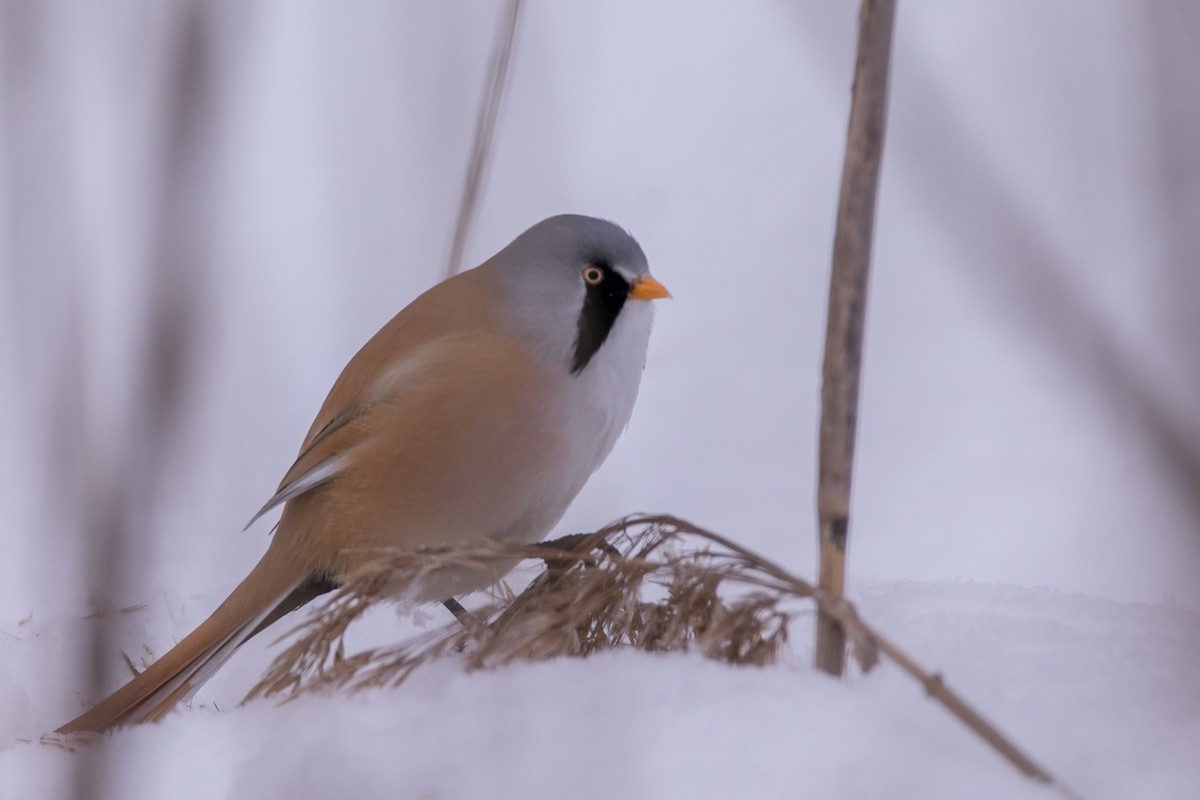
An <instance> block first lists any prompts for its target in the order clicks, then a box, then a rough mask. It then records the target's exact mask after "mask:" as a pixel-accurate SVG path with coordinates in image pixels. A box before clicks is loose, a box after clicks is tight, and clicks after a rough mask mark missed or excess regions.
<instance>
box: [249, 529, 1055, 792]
mask: <svg viewBox="0 0 1200 800" xmlns="http://www.w3.org/2000/svg"><path fill="white" fill-rule="evenodd" d="M526 559H530V560H541V561H543V562H545V567H544V569H542V571H541V572H540V573H539V574H538V575H537V577H535V578H534V579H533V581H532V582H531V583H530V584H529V585H528V587H527V588H525V590H524V591H522V592H521V593H520V594H516V595H511V594H510V595H509V596H508V597H507V598H505V599H503V600H500V601H496V602H493V603H491V604H490V605H487V606H486V607H484V608H481V609H476V610H475V611H474V612H471V613H467V612H465V611H461V609H460V610H459V611H458V612H456V613H459V614H460V616H459V622H455V623H450V624H448V625H445V626H442V627H440V628H437V629H435V630H432V631H429V632H427V633H424V634H421V635H419V636H416V637H413V638H411V639H408V640H407V641H403V642H400V643H399V644H396V645H394V646H390V647H380V648H372V649H367V650H363V651H360V652H355V653H348V652H347V648H346V644H345V636H346V632H347V630H348V628H349V627H350V625H351V624H352V623H353V622H354V621H355V620H356V619H358V618H359V617H360V616H362V615H363V613H364V612H366V611H367V610H368V609H369V608H371V607H372V606H374V605H376V604H378V603H381V602H387V601H392V600H395V599H398V598H402V597H403V595H404V593H405V592H406V591H407V590H408V588H409V587H410V586H411V585H412V583H413V582H414V581H418V580H422V579H425V578H428V577H430V576H432V575H436V574H438V573H439V572H441V571H446V570H456V569H462V568H470V569H488V568H491V567H496V566H497V565H501V564H504V565H507V564H510V563H511V562H513V561H514V560H526ZM796 600H810V601H812V602H813V603H815V605H816V607H817V608H818V609H819V610H820V611H821V612H823V613H824V614H826V615H828V616H829V617H831V618H833V619H836V620H837V621H838V623H839V624H840V625H841V626H842V628H843V629H844V630H845V632H846V636H847V640H848V642H849V645H850V650H851V653H852V654H853V656H854V657H855V659H856V661H857V662H858V663H859V665H860V666H861V667H862V669H863V670H864V671H866V670H869V669H871V668H872V667H873V666H874V665H875V664H876V663H877V662H878V660H879V657H880V655H881V654H882V655H884V656H886V657H887V658H889V659H890V660H891V661H893V662H894V663H895V664H896V665H897V666H899V667H900V668H901V669H902V670H903V671H905V672H907V673H908V674H910V675H911V676H912V677H914V678H915V679H916V680H917V681H919V682H920V683H921V685H922V686H923V688H924V689H925V690H926V691H927V692H928V693H929V694H930V695H931V696H932V697H933V698H934V699H936V700H937V701H939V702H940V703H941V704H942V705H944V706H945V707H946V708H947V709H948V710H949V711H950V712H951V713H952V714H954V715H955V716H957V717H958V718H959V719H960V720H961V721H962V722H963V723H964V724H966V725H967V726H968V727H969V728H971V729H972V730H973V731H975V733H976V734H978V735H979V736H981V737H982V738H983V739H984V740H986V741H987V742H988V743H989V744H991V745H992V747H993V748H994V749H996V750H997V752H999V753H1000V754H1001V755H1002V756H1003V757H1004V758H1006V759H1007V760H1008V761H1009V762H1010V763H1012V764H1013V765H1014V766H1015V767H1017V768H1018V769H1019V770H1020V771H1021V772H1023V773H1025V774H1026V775H1028V776H1030V777H1033V778H1036V779H1038V780H1042V781H1045V782H1047V783H1052V784H1055V783H1056V781H1054V779H1053V778H1052V777H1051V776H1050V775H1049V773H1047V772H1046V771H1045V770H1044V769H1042V768H1041V767H1040V766H1039V765H1038V764H1037V763H1036V762H1034V761H1033V760H1032V759H1031V758H1029V757H1028V756H1027V755H1025V754H1024V753H1023V752H1022V751H1021V750H1020V749H1018V748H1017V747H1016V746H1015V745H1013V744H1012V743H1011V742H1009V741H1008V740H1007V739H1006V738H1004V736H1003V735H1002V734H1000V733H999V731H997V730H996V729H995V728H994V727H993V726H992V725H991V724H990V723H988V722H987V721H986V720H984V719H983V717H981V716H980V715H979V714H978V713H977V712H975V711H974V710H973V709H972V708H970V707H969V706H968V705H967V704H966V703H965V702H964V701H963V700H962V699H961V698H959V697H958V696H957V695H956V694H954V693H953V692H952V691H951V690H950V689H949V688H948V687H947V686H946V684H945V683H944V681H943V680H942V678H941V676H939V675H936V674H933V673H929V672H926V671H925V670H923V669H921V668H920V667H919V666H917V664H916V662H915V661H913V659H912V658H910V657H909V656H908V655H907V654H906V653H904V651H902V650H900V648H898V647H897V646H896V645H895V644H893V643H892V642H890V641H888V640H887V639H886V638H884V637H883V636H881V635H880V634H879V633H878V631H875V630H874V629H873V628H871V627H870V626H869V625H867V624H866V623H865V622H863V621H862V620H861V619H859V617H858V614H857V613H856V612H855V609H854V607H853V605H852V604H850V603H849V602H848V601H846V600H844V599H841V598H836V597H833V596H831V595H829V594H827V593H825V592H823V591H821V590H820V589H819V588H817V587H815V586H813V585H812V584H811V583H809V582H808V581H805V580H803V579H801V578H798V577H796V576H795V575H792V574H791V573H789V572H788V571H787V570H785V569H783V568H782V567H780V566H779V565H777V564H775V563H773V562H771V561H769V560H768V559H765V558H763V557H762V556H759V555H757V554H755V553H753V552H751V551H750V550H747V549H746V548H744V547H742V546H740V545H738V544H737V543H735V542H733V541H731V540H729V539H727V538H725V537H723V536H721V535H719V534H716V533H713V532H711V531H707V530H704V529H703V528H700V527H698V526H696V525H693V524H691V523H689V522H686V521H684V520H681V519H678V518H676V517H670V516H646V515H639V516H632V517H628V518H626V519H623V520H621V521H619V522H616V523H614V524H612V525H610V526H608V527H607V528H604V529H603V530H600V531H597V532H596V533H591V534H577V535H574V536H568V537H564V538H562V539H557V540H555V541H553V542H547V543H544V544H540V545H513V544H503V543H497V542H486V541H485V542H472V543H466V544H462V545H442V546H436V547H429V548H424V549H422V550H419V551H416V552H413V551H409V552H384V551H381V552H380V556H379V559H378V560H376V561H375V562H374V563H373V564H372V566H370V567H369V568H367V569H364V570H363V571H361V572H359V573H358V574H356V575H353V576H350V577H349V579H348V580H347V581H346V583H345V585H343V586H342V587H341V588H340V589H338V590H337V591H336V593H335V594H334V595H333V598H332V600H330V601H329V602H328V603H327V604H325V605H324V607H322V608H321V609H320V610H319V611H318V612H316V613H315V614H313V616H311V617H310V618H309V619H308V620H307V621H305V622H304V623H302V624H301V625H299V626H298V627H296V628H294V629H293V630H292V632H291V633H292V634H295V635H296V638H295V640H294V641H293V642H292V643H291V644H290V645H289V646H288V647H287V648H286V649H285V650H284V651H283V652H282V653H281V654H280V655H279V656H278V657H277V658H276V660H275V662H274V663H273V664H272V665H271V667H270V668H269V669H268V671H267V674H266V675H265V676H264V677H263V679H262V680H261V681H260V682H259V683H258V684H257V685H256V686H255V687H254V688H253V689H252V690H251V692H250V693H249V695H248V696H247V700H249V699H251V698H254V697H259V696H281V697H283V698H285V699H290V698H292V697H295V696H297V695H299V694H302V693H304V692H307V691H312V690H319V689H347V690H351V691H353V690H358V689H362V688H367V687H372V686H395V685H398V684H400V683H402V682H403V681H404V680H405V679H406V678H407V677H408V676H409V675H410V674H412V672H413V670H415V669H417V668H418V667H420V666H422V665H424V664H427V663H429V662H431V661H433V660H435V659H438V658H440V657H442V656H446V655H451V654H453V655H456V656H458V657H459V658H461V659H462V661H463V664H464V666H465V667H466V668H467V669H480V668H486V667H493V666H498V665H503V664H508V663H511V662H513V661H533V660H543V659H549V658H555V657H559V656H586V655H588V654H590V653H594V652H597V651H600V650H606V649H611V648H617V647H632V648H636V649H640V650H647V651H655V652H661V651H673V650H689V651H698V652H700V653H703V654H704V655H705V656H706V657H708V658H713V659H717V660H719V661H724V662H727V663H731V664H754V665H765V664H770V663H773V662H774V661H775V659H776V658H777V657H778V655H779V653H780V650H781V648H782V647H783V645H784V644H785V643H786V642H787V637H788V627H789V623H790V622H791V621H792V619H793V618H794V617H795V616H796V615H797V614H798V613H800V610H801V608H802V605H800V604H799V603H796V602H795V601H796ZM460 623H461V624H460ZM1056 788H1058V789H1059V790H1060V791H1061V792H1062V793H1063V794H1064V795H1066V796H1071V795H1070V792H1069V790H1067V789H1066V788H1065V787H1063V786H1062V785H1061V784H1057V787H1056Z"/></svg>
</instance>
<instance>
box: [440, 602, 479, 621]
mask: <svg viewBox="0 0 1200 800" xmlns="http://www.w3.org/2000/svg"><path fill="white" fill-rule="evenodd" d="M442 605H444V606H445V607H446V610H448V611H449V612H450V613H451V614H453V615H454V616H455V618H456V619H457V620H458V621H459V622H460V623H462V626H463V627H464V628H474V627H475V626H477V625H478V624H479V620H477V619H475V615H474V614H472V613H471V612H470V611H467V610H466V609H465V608H463V604H462V603H460V602H458V600H456V599H454V598H453V597H448V598H446V599H445V600H443V601H442Z"/></svg>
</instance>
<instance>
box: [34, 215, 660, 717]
mask: <svg viewBox="0 0 1200 800" xmlns="http://www.w3.org/2000/svg"><path fill="white" fill-rule="evenodd" d="M666 297H670V293H669V292H668V291H667V289H666V287H664V286H663V284H661V283H659V282H658V281H657V280H656V279H655V278H654V277H653V276H651V274H650V272H649V267H648V263H647V259H646V255H645V253H644V252H643V250H642V248H641V246H640V245H639V244H638V243H637V241H636V240H635V239H634V238H633V237H632V236H631V235H630V234H629V233H627V232H626V231H625V230H624V229H622V228H621V227H620V226H618V225H616V224H615V223H613V222H609V221H607V220H603V219H598V218H595V217H589V216H582V215H576V214H563V215H559V216H553V217H550V218H548V219H545V220H542V221H541V222H538V223H537V224H535V225H533V226H532V227H530V228H529V229H528V230H526V231H525V232H523V233H521V234H520V235H519V236H517V238H516V239H514V240H513V241H512V242H511V243H510V244H509V245H508V246H506V247H505V248H503V249H502V250H500V251H499V252H498V253H497V254H496V255H494V256H492V257H491V258H490V259H488V260H487V261H485V262H483V263H482V264H480V265H479V266H477V267H475V268H474V269H470V270H466V271H464V272H461V273H459V274H457V275H455V276H453V277H451V278H448V279H447V280H445V281H442V282H441V283H439V284H437V285H435V286H433V287H432V288H430V289H429V290H428V291H426V292H425V293H424V294H422V295H420V296H419V297H418V298H417V299H416V300H414V301H413V302H412V303H410V304H409V305H408V306H406V307H405V308H404V309H403V310H401V311H400V313H398V314H397V315H396V316H395V317H393V318H392V319H391V320H390V321H389V322H388V323H387V324H385V325H384V326H383V327H382V328H381V329H380V330H379V331H378V332H377V333H376V334H375V335H374V336H373V337H372V338H371V339H370V340H368V341H367V343H366V344H365V345H364V346H363V347H362V348H361V349H360V350H359V351H358V352H357V354H355V356H354V357H353V358H352V359H351V360H350V362H349V363H348V364H347V365H346V367H345V368H344V369H343V370H342V372H341V374H340V375H339V377H338V378H337V380H336V381H335V382H334V384H333V387H332V389H331V390H330V392H329V395H328V397H327V398H326V399H325V402H324V403H323V404H322V406H321V409H320V411H319V412H318V413H317V416H316V419H315V420H314V421H313V423H312V426H311V427H310V428H309V431H308V434H307V435H306V436H305V437H304V440H303V443H302V444H301V446H300V450H299V454H298V455H297V457H296V459H295V462H294V463H293V464H292V466H291V468H290V469H288V470H287V472H286V473H285V475H284V476H283V479H282V480H281V481H280V483H279V487H278V489H277V490H276V491H275V493H274V495H272V496H271V497H270V499H269V500H267V502H266V504H265V505H263V507H262V509H261V510H259V512H258V513H257V514H256V515H254V517H253V518H252V519H251V521H250V524H253V523H254V521H255V520H257V519H258V518H259V517H261V516H263V515H264V514H266V513H268V512H269V511H271V510H273V509H275V508H277V507H279V506H282V513H281V515H280V517H279V522H278V524H277V526H276V528H275V531H274V534H273V535H272V537H271V539H270V543H269V545H268V547H267V550H266V552H265V553H264V555H263V556H262V558H261V560H260V561H259V562H258V563H257V565H255V567H254V568H253V569H252V570H251V571H250V573H249V575H247V576H246V578H245V579H244V580H243V581H242V582H241V583H240V584H238V586H237V587H236V588H235V589H234V590H233V591H232V593H230V595H229V596H228V597H227V598H226V599H225V600H224V601H223V602H222V603H221V604H220V605H219V606H218V607H217V609H216V610H215V611H214V612H213V613H212V615H211V616H209V617H208V619H206V620H205V621H204V622H203V623H201V624H200V625H199V626H198V627H197V628H196V629H195V630H194V631H192V632H191V633H190V634H188V635H187V636H186V637H185V638H184V639H183V640H181V641H180V642H179V643H178V644H177V645H175V646H174V647H173V648H172V649H170V650H169V651H167V652H166V653H165V654H163V655H162V656H161V657H160V658H159V659H158V660H157V661H155V662H154V663H153V664H151V665H150V666H149V667H147V668H146V669H145V670H143V671H142V672H141V673H139V674H137V675H136V676H135V677H134V678H132V679H131V680H130V681H129V682H128V683H126V684H125V685H124V686H121V687H120V688H118V689H117V690H116V691H115V692H113V693H112V694H111V695H109V696H108V697H107V698H105V699H103V700H101V701H100V702H99V703H98V704H96V705H95V706H93V707H92V708H90V709H89V710H87V711H85V712H84V713H83V714H81V715H79V716H78V717H76V718H75V719H73V720H71V721H70V722H68V723H66V724H65V725H63V726H62V727H60V728H58V730H57V733H60V734H75V733H84V732H97V733H98V732H103V731H106V730H109V729H112V728H116V727H121V726H126V725H132V724H137V723H143V722H149V721H154V720H158V719H161V718H162V717H163V716H164V715H165V714H166V713H167V712H168V711H170V710H171V709H172V708H173V707H175V706H176V705H177V704H178V703H180V702H181V701H183V700H186V699H187V698H189V697H190V696H191V695H192V694H193V693H194V692H195V691H196V689H197V688H199V686H200V685H201V684H203V683H204V681H205V680H207V679H208V678H209V677H210V676H211V675H212V674H213V673H214V672H215V671H216V670H217V669H219V668H220V667H221V666H222V665H223V664H224V663H225V662H226V661H227V660H228V659H229V657H230V656H232V655H233V653H234V651H235V650H237V648H238V647H240V646H241V645H242V644H244V643H245V642H246V641H247V640H249V639H250V638H251V637H252V636H254V635H256V634H257V633H259V632H260V631H262V630H263V629H264V628H266V627H267V626H269V625H271V624H273V623H274V622H276V621H278V620H279V619H280V618H281V617H283V616H284V615H286V614H288V613H290V612H292V611H294V610H296V609H298V608H300V607H301V606H303V605H305V604H306V603H308V602H309V601H311V600H313V599H315V598H317V597H319V596H321V595H322V594H324V593H325V592H328V591H331V590H333V589H335V588H337V587H338V586H339V585H340V583H341V582H342V580H343V579H344V578H345V576H347V575H348V574H350V573H352V572H353V571H354V570H355V569H357V568H360V567H362V566H363V564H364V563H365V559H369V558H370V557H371V556H372V554H373V553H374V554H377V553H378V552H379V549H380V548H381V547H386V548H402V549H404V548H412V549H415V548H419V547H421V546H427V545H435V544H446V543H455V542H466V541H469V540H472V539H492V540H496V541H511V542H519V543H523V544H529V543H533V542H536V541H539V540H541V539H543V538H544V537H545V536H546V535H547V534H548V533H549V532H550V531H551V529H552V528H553V527H554V525H556V524H557V523H558V521H559V520H560V519H561V518H562V516H563V514H564V513H565V512H566V509H567V507H568V506H569V505H570V503H571V502H572V500H574V498H575V496H576V495H577V494H578V493H579V491H580V490H581V489H582V488H583V486H584V483H585V482H586V481H587V480H588V478H589V477H590V476H591V474H592V473H593V472H594V471H595V470H596V469H597V468H598V467H599V466H600V464H601V463H602V462H603V461H604V459H605V458H606V457H607V455H608V454H609V452H610V451H611V450H612V448H613V446H614V445H615V444H616V441H617V439H618V437H619V436H620V435H621V433H622V431H623V430H624V429H625V428H626V426H627V425H628V423H629V420H630V416H631V414H632V411H633V406H634V402H635V400H636V398H637V394H638V388H639V385H640V383H641V377H642V372H643V371H644V368H645V364H646V354H647V349H648V344H649V338H650V329H651V326H652V322H653V317H654V313H653V304H652V303H651V302H650V301H653V300H657V299H660V298H666ZM247 527H249V525H247ZM499 577H500V576H499V575H496V574H494V573H489V572H487V571H475V572H462V573H456V574H454V575H452V576H450V577H449V578H448V579H445V580H438V581H435V582H434V583H435V585H428V586H418V587H414V588H413V593H412V595H411V599H412V600H414V601H416V602H436V601H442V600H448V599H452V598H453V594H454V593H466V592H470V591H475V590H478V589H482V588H484V587H485V586H487V585H488V584H490V583H493V582H495V581H496V580H498V579H499Z"/></svg>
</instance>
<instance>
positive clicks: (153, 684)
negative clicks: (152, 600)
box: [57, 547, 319, 733]
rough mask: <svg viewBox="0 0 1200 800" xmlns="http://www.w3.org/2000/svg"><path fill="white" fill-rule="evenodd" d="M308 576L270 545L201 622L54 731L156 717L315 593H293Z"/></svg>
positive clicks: (104, 726) (105, 726) (111, 725)
mask: <svg viewBox="0 0 1200 800" xmlns="http://www.w3.org/2000/svg"><path fill="white" fill-rule="evenodd" d="M308 579H309V575H308V574H307V573H306V572H305V571H304V570H303V569H302V568H301V567H300V566H299V565H296V564H294V563H292V562H291V560H290V559H288V558H286V557H285V556H283V555H281V554H280V553H279V552H277V549H276V548H274V547H272V548H270V549H268V550H267V552H266V554H265V555H264V556H263V558H262V560H261V561H259V562H258V564H257V565H256V566H255V567H254V569H252V570H251V571H250V574H249V575H247V576H246V579H245V580H243V581H242V582H241V583H240V584H238V587H237V588H236V589H234V590H233V593H232V594H230V595H229V597H227V598H225V602H223V603H221V605H220V606H219V607H218V608H217V610H216V611H214V612H213V613H212V616H210V617H209V618H208V619H206V620H205V621H204V622H203V623H201V624H200V627H198V628H196V630H194V631H192V632H191V633H190V634H188V635H187V637H186V638H184V640H183V641H182V642H180V643H179V644H177V645H175V646H174V647H173V648H171V649H170V650H169V651H167V653H166V654H165V655H163V656H162V658H160V659H158V660H157V661H155V662H154V663H153V664H152V665H150V666H149V667H147V668H146V670H145V671H144V672H142V673H141V674H139V675H138V676H137V677H135V678H134V679H133V680H131V681H130V682H129V683H127V684H125V685H124V686H122V687H121V688H120V689H117V690H116V691H115V692H113V693H112V694H111V695H109V696H108V697H106V698H105V699H103V700H101V701H100V702H99V703H98V704H96V706H95V707H94V708H92V709H91V710H89V711H87V712H85V713H83V714H81V715H79V716H78V717H76V718H75V719H73V720H71V721H70V722H68V723H67V724H66V725H63V726H62V727H61V728H59V729H58V731H57V732H58V733H79V732H83V731H95V732H100V731H105V730H108V729H109V728H114V727H117V726H121V725H132V724H135V723H138V722H148V721H151V720H155V719H158V718H159V717H161V716H162V715H163V714H165V713H167V712H168V711H170V710H171V708H172V707H174V706H175V704H176V703H178V702H179V701H181V700H184V699H185V698H187V697H188V696H190V695H191V694H192V692H194V691H196V689H198V688H200V686H201V685H202V684H203V683H204V682H205V681H206V680H208V679H209V678H210V677H211V676H212V674H213V673H214V672H216V670H217V669H218V668H219V667H220V666H221V665H222V664H224V663H225V661H226V660H228V658H229V657H230V656H231V655H233V652H234V651H235V650H236V649H237V648H238V647H239V646H240V645H241V644H243V643H244V642H245V641H246V640H247V639H249V638H250V637H251V636H253V635H254V634H255V633H257V632H258V631H259V630H261V629H262V627H263V626H261V623H262V622H264V621H265V620H267V619H268V617H270V618H271V620H270V621H272V622H273V621H274V620H275V619H278V617H279V616H282V614H283V613H286V612H287V611H291V610H292V609H293V608H296V607H297V606H298V605H302V604H303V602H307V600H311V599H312V597H315V596H316V594H319V592H317V593H312V592H309V594H308V596H306V597H304V599H303V600H301V601H300V602H295V601H296V598H297V596H299V595H302V594H303V593H304V590H305V587H307V586H309V585H310V584H311V581H309V580H308Z"/></svg>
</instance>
